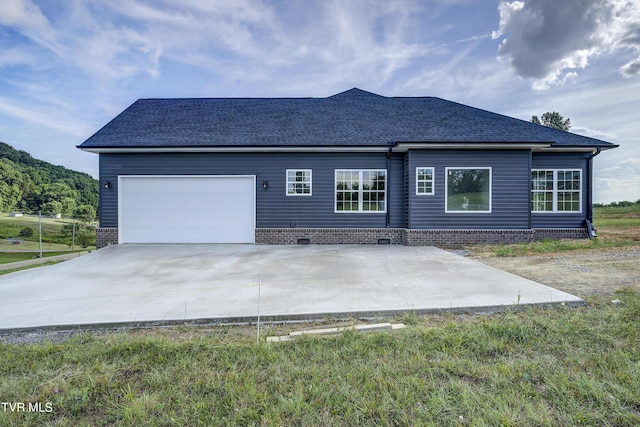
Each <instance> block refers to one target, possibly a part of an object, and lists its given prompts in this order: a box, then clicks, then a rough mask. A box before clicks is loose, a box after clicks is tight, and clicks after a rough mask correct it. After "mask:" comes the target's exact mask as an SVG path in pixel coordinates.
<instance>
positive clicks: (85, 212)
mask: <svg viewBox="0 0 640 427" xmlns="http://www.w3.org/2000/svg"><path fill="white" fill-rule="evenodd" d="M73 217H74V218H76V219H79V220H80V221H82V222H91V221H93V220H94V219H95V218H96V210H95V209H94V208H93V206H91V205H80V206H78V207H77V208H76V210H75V211H73Z"/></svg>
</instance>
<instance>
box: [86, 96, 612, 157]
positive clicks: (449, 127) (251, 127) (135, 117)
mask: <svg viewBox="0 0 640 427" xmlns="http://www.w3.org/2000/svg"><path fill="white" fill-rule="evenodd" d="M395 142H445V143H446V142H461V143H465V142H468V143H501V142H504V143H507V142H508V143H520V142H522V143H536V142H550V143H554V145H555V146H573V147H594V148H596V147H601V148H612V147H615V145H613V144H610V143H608V142H605V141H601V140H598V139H594V138H588V137H584V136H580V135H576V134H573V133H570V132H563V131H559V130H556V129H551V128H547V127H544V126H541V125H535V124H533V123H530V122H526V121H523V120H519V119H514V118H511V117H507V116H503V115H500V114H496V113H492V112H489V111H485V110H480V109H477V108H473V107H469V106H466V105H462V104H458V103H455V102H451V101H447V100H444V99H440V98H433V97H411V98H409V97H405V98H402V97H398V98H389V97H384V96H380V95H376V94H373V93H370V92H365V91H363V90H360V89H351V90H348V91H346V92H342V93H339V94H337V95H334V96H330V97H328V98H264V99H258V98H184V99H140V100H138V101H136V102H135V103H133V104H132V105H131V106H130V107H129V108H127V109H126V110H124V111H123V112H122V113H121V114H119V115H118V116H117V117H115V118H114V119H113V120H112V121H111V122H109V123H108V124H107V125H105V126H104V127H103V128H102V129H100V130H99V131H98V132H96V133H95V134H94V135H93V136H91V137H90V138H89V139H87V140H86V141H85V142H83V143H82V144H81V145H80V146H79V148H82V149H92V148H96V149H98V148H124V149H127V148H156V147H157V148H160V147H176V148H182V147H238V146H242V147H252V146H267V147H277V146H342V147H345V146H346V147H348V146H390V145H392V144H394V143H395Z"/></svg>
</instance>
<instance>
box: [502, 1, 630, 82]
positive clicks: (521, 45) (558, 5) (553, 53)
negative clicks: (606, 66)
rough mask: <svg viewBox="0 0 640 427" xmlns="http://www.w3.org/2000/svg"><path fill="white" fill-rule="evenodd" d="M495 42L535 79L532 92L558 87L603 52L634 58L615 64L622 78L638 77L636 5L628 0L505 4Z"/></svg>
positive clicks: (521, 70)
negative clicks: (626, 52) (632, 56)
mask: <svg viewBox="0 0 640 427" xmlns="http://www.w3.org/2000/svg"><path fill="white" fill-rule="evenodd" d="M498 10H499V12H500V24H499V28H498V30H496V31H494V32H493V35H492V36H493V38H494V39H498V38H500V37H503V36H504V39H503V40H502V43H501V44H500V47H499V49H498V57H499V58H505V59H507V60H508V61H509V63H510V64H511V66H512V67H513V69H514V70H515V72H516V73H517V74H518V75H519V76H521V77H524V78H528V79H532V80H533V81H534V85H533V87H534V88H535V89H544V88H548V87H550V86H556V85H562V84H564V83H566V82H567V81H569V80H573V79H575V77H577V75H578V71H579V70H582V69H584V68H586V67H587V66H588V65H589V64H590V63H591V62H593V60H594V59H595V58H597V57H599V56H601V55H603V54H605V53H607V52H612V51H629V52H631V53H633V54H634V55H635V56H636V58H634V59H632V60H631V61H629V62H627V63H626V64H624V65H620V64H618V66H619V67H620V68H619V72H620V74H621V75H622V76H624V77H632V76H636V75H640V25H639V24H638V23H639V22H640V5H639V4H638V2H635V1H634V2H632V1H627V0H604V1H601V0H563V1H561V2H558V1H556V0H527V1H525V2H522V1H514V2H503V3H501V4H500V6H499V8H498Z"/></svg>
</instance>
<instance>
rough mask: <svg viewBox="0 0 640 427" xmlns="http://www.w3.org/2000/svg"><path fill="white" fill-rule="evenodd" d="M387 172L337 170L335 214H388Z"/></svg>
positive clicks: (382, 170) (381, 170)
mask: <svg viewBox="0 0 640 427" xmlns="http://www.w3.org/2000/svg"><path fill="white" fill-rule="evenodd" d="M386 184H387V171H386V170H384V169H380V170H377V169H376V170H373V169H364V170H356V169H336V205H335V212H386V210H387V204H386V197H385V196H386V186H387V185H386Z"/></svg>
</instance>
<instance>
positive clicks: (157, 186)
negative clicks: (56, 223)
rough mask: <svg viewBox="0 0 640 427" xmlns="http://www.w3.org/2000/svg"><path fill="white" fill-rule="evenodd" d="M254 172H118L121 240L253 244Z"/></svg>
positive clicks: (119, 230)
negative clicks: (167, 174)
mask: <svg viewBox="0 0 640 427" xmlns="http://www.w3.org/2000/svg"><path fill="white" fill-rule="evenodd" d="M255 188H256V185H255V177H254V176H120V177H118V241H119V242H120V243H254V242H255V217H256V215H255V211H256V209H255V200H256V197H255Z"/></svg>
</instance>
